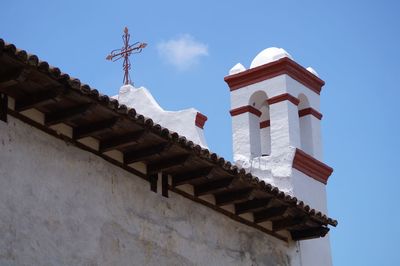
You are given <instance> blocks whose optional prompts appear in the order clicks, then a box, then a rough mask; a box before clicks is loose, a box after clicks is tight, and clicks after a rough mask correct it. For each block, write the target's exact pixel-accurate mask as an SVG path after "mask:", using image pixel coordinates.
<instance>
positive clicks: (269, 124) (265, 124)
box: [260, 120, 271, 128]
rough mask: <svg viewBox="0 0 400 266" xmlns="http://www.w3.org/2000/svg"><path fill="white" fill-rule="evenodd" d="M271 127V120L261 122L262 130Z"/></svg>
mask: <svg viewBox="0 0 400 266" xmlns="http://www.w3.org/2000/svg"><path fill="white" fill-rule="evenodd" d="M269 126H271V121H270V120H265V121H262V122H260V128H266V127H269Z"/></svg>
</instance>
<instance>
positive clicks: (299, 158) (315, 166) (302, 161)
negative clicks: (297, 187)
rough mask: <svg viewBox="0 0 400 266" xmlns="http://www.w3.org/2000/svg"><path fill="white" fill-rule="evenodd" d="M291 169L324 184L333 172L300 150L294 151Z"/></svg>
mask: <svg viewBox="0 0 400 266" xmlns="http://www.w3.org/2000/svg"><path fill="white" fill-rule="evenodd" d="M293 168H295V169H297V170H299V171H300V172H302V173H304V174H306V175H308V176H309V177H312V178H314V179H315V180H317V181H319V182H321V183H324V184H326V183H327V182H328V178H329V176H330V175H331V174H332V172H333V168H331V167H329V166H328V165H326V164H324V163H322V162H320V161H318V160H317V159H315V158H314V157H312V156H310V155H308V154H307V153H305V152H304V151H302V150H300V149H296V154H295V155H294V159H293Z"/></svg>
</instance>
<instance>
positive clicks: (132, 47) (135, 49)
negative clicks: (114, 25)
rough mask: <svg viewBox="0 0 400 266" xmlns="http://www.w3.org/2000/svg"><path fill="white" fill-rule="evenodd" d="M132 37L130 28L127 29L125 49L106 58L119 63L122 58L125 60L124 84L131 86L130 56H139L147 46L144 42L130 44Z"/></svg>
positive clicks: (114, 51)
mask: <svg viewBox="0 0 400 266" xmlns="http://www.w3.org/2000/svg"><path fill="white" fill-rule="evenodd" d="M130 37H131V35H130V34H129V33H128V28H127V27H125V29H124V35H122V40H123V41H124V47H122V48H121V49H116V50H113V51H111V53H110V54H109V55H108V56H107V57H106V59H107V60H110V61H113V62H115V61H117V60H119V59H121V58H124V63H123V65H122V66H123V70H124V81H123V82H124V84H125V85H127V84H131V82H132V81H131V79H130V76H129V70H130V69H131V62H130V60H129V56H130V55H131V54H138V53H140V52H141V51H142V49H143V48H145V47H146V46H147V43H144V42H135V43H134V44H129V39H130Z"/></svg>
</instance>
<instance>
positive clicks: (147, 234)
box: [0, 117, 304, 265]
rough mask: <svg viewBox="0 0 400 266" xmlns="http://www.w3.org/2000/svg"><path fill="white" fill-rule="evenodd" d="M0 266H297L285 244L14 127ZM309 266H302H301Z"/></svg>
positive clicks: (0, 154) (4, 159)
mask: <svg viewBox="0 0 400 266" xmlns="http://www.w3.org/2000/svg"><path fill="white" fill-rule="evenodd" d="M0 184H1V185H0V214H1V215H0V236H1V237H0V265H299V263H300V262H299V255H298V254H299V253H298V252H297V248H299V247H297V245H295V244H294V243H293V244H291V245H288V244H285V243H283V242H282V241H279V240H276V239H274V238H272V237H270V236H268V235H266V234H264V233H262V232H260V231H258V230H256V229H253V228H250V227H247V226H245V225H242V224H240V223H237V222H235V221H233V220H231V219H229V218H227V217H225V216H223V215H222V214H220V213H217V212H215V211H213V210H210V209H208V208H206V207H204V206H202V205H199V204H197V203H194V202H192V201H190V200H188V199H186V198H183V197H181V196H179V195H176V194H174V193H170V198H168V199H167V198H164V197H162V196H160V195H159V194H155V193H152V192H150V189H149V184H148V183H147V182H145V181H143V180H142V179H140V178H138V177H135V176H134V175H132V174H130V173H127V172H126V171H124V170H122V169H120V168H118V167H116V166H114V165H111V164H110V163H108V162H106V161H104V160H103V159H101V158H99V157H97V156H95V155H93V154H91V153H88V152H85V151H83V150H80V149H78V148H76V147H74V146H71V145H69V144H67V143H65V142H63V141H61V140H59V139H56V138H54V137H51V136H49V135H47V134H45V133H43V132H41V131H39V130H37V129H35V128H32V127H30V126H28V125H26V124H24V123H22V122H21V121H19V120H16V119H13V118H12V117H9V122H8V124H6V123H3V122H0ZM303 265H304V264H303Z"/></svg>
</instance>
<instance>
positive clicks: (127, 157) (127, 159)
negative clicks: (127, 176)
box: [124, 143, 168, 164]
mask: <svg viewBox="0 0 400 266" xmlns="http://www.w3.org/2000/svg"><path fill="white" fill-rule="evenodd" d="M167 146H168V145H167V143H161V144H156V145H153V146H147V147H143V148H141V149H138V150H134V151H129V152H126V153H124V163H125V164H130V163H135V162H140V161H143V159H145V158H146V157H149V156H152V155H155V154H160V153H161V152H163V151H164V150H166V149H167Z"/></svg>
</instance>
